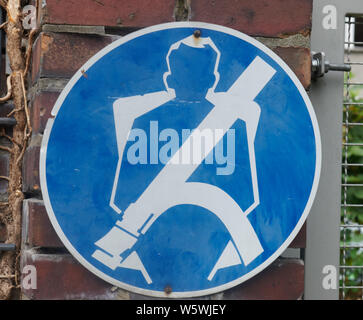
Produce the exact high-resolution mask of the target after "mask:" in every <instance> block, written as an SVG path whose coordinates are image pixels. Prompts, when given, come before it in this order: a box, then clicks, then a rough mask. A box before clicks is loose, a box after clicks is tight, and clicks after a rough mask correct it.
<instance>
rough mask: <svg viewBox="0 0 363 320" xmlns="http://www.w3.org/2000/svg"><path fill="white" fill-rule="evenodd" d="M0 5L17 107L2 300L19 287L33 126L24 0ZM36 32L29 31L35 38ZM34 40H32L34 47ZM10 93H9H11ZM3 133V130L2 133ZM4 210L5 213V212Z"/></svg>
mask: <svg viewBox="0 0 363 320" xmlns="http://www.w3.org/2000/svg"><path fill="white" fill-rule="evenodd" d="M0 5H1V6H3V7H4V8H5V10H6V12H7V23H6V25H4V30H5V32H6V35H7V43H6V51H7V54H8V56H9V61H10V68H11V71H12V74H11V77H10V80H9V84H10V85H9V84H8V94H7V95H10V97H11V98H12V101H13V105H14V110H13V111H12V112H11V114H12V115H13V116H14V118H15V120H16V123H17V124H16V125H15V126H14V128H13V135H12V137H9V140H10V141H11V142H12V147H11V148H8V150H7V151H9V152H10V164H9V176H8V179H9V180H8V181H9V182H8V203H7V205H6V206H3V209H2V211H4V212H6V216H7V219H6V230H7V241H6V242H7V243H14V244H15V245H16V252H11V251H7V252H3V253H0V275H14V277H10V278H0V300H1V299H10V298H11V297H12V294H13V289H16V288H19V278H20V277H19V275H20V273H19V266H18V264H19V261H18V260H19V259H18V257H19V253H20V251H19V250H20V244H21V213H22V203H23V199H24V195H23V192H22V159H23V156H24V153H25V150H26V147H27V142H28V140H29V138H30V136H31V132H32V131H31V126H30V120H29V112H28V106H27V99H26V91H25V83H24V77H25V75H26V74H27V71H28V65H29V59H30V58H29V56H30V53H31V51H30V49H29V48H28V50H27V57H25V56H24V54H23V52H22V49H21V42H22V38H23V26H22V21H21V0H8V1H4V0H0ZM34 34H35V32H33V34H32V33H30V34H29V36H30V35H31V37H33V36H34ZM31 44H32V39H30V41H29V45H30V46H31ZM9 92H10V93H9ZM1 135H2V136H3V135H4V133H2V134H1ZM5 148H6V147H5ZM4 212H2V214H4Z"/></svg>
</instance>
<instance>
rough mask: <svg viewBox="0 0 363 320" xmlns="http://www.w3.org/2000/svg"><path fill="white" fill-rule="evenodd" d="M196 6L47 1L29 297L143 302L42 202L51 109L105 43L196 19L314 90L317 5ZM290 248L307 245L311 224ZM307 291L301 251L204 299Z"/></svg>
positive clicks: (29, 189) (27, 237)
mask: <svg viewBox="0 0 363 320" xmlns="http://www.w3.org/2000/svg"><path fill="white" fill-rule="evenodd" d="M188 2H190V7H189V9H190V10H189V11H188V10H186V9H184V7H181V6H180V4H183V1H175V0H152V1H151V0H133V1H129V0H79V1H73V0H62V1H58V0H46V1H43V2H41V3H43V4H42V5H41V8H39V9H40V10H39V11H40V12H39V19H38V20H39V23H40V24H41V31H40V33H39V35H38V37H37V39H36V41H35V43H34V48H33V57H32V71H31V74H30V76H29V77H30V79H29V83H30V88H29V99H30V100H31V101H30V106H31V121H32V126H33V136H32V140H31V143H30V145H29V147H28V149H27V151H26V155H25V158H24V172H23V177H24V183H23V189H24V190H23V191H24V192H25V194H26V196H27V199H26V200H25V201H24V207H23V243H22V255H21V267H22V266H24V265H27V264H32V265H35V266H36V268H37V273H38V282H37V289H36V290H32V289H29V290H25V289H23V292H22V294H23V298H26V299H27V298H29V299H140V298H142V297H141V296H139V295H136V294H133V293H129V292H126V291H124V290H121V289H117V288H114V287H113V286H112V285H110V284H108V283H106V282H104V281H103V280H101V279H99V278H97V277H96V276H94V275H93V274H92V273H90V272H89V271H88V270H86V269H85V268H84V267H82V266H81V265H80V264H79V263H78V262H76V261H75V259H74V258H73V257H72V256H71V255H70V254H69V253H68V252H67V250H66V249H65V248H64V247H63V245H62V243H61V242H60V240H59V239H58V237H57V235H56V234H55V232H54V230H53V228H52V226H51V224H50V222H49V219H48V216H47V213H46V211H45V207H44V205H43V202H42V198H41V191H40V183H39V152H40V144H41V140H42V135H43V132H44V128H45V125H46V122H47V119H48V117H49V115H50V111H51V109H52V107H53V105H54V103H55V101H56V99H57V97H58V95H59V94H60V92H61V90H62V89H63V88H64V86H65V85H66V83H67V81H68V79H69V78H70V77H71V76H72V75H73V74H74V73H75V72H76V71H77V70H78V69H79V68H80V67H81V66H82V65H83V64H84V63H85V62H86V61H87V60H88V59H89V58H90V57H91V56H92V55H94V54H95V53H96V52H98V51H99V50H100V49H102V48H103V47H104V46H106V45H107V44H109V43H111V42H112V41H114V40H115V39H116V38H118V37H119V35H123V34H125V33H127V32H130V31H132V30H136V29H139V28H142V27H146V26H150V25H154V24H159V23H164V22H171V21H175V20H181V19H183V18H185V17H188V16H189V17H190V19H191V20H192V21H203V22H209V23H215V24H220V25H224V26H227V27H231V28H234V29H236V30H239V31H242V32H244V33H246V34H248V35H251V36H253V37H255V38H256V39H258V40H259V41H261V42H263V43H265V44H266V45H267V46H269V47H270V48H271V49H272V50H273V51H275V52H276V53H277V54H278V55H279V56H280V57H281V58H282V59H283V60H285V61H286V63H287V64H288V65H289V66H290V67H291V68H292V70H293V71H294V72H295V73H296V75H297V76H298V78H299V79H300V81H301V82H302V83H303V85H304V87H305V88H306V89H308V88H309V85H310V48H309V46H310V29H311V13H312V0H256V1H250V0H218V1H217V0H191V1H188ZM185 3H187V1H185ZM180 8H181V9H182V10H180ZM6 162H7V159H5V156H4V155H3V154H1V153H0V170H2V171H3V170H6V169H5V168H6ZM1 192H2V186H1V185H0V193H1ZM0 237H1V226H0ZM290 247H291V248H304V247H305V227H303V229H302V231H301V232H300V233H299V235H298V236H297V238H296V239H295V240H294V241H293V243H292V244H291V245H290ZM295 251H296V250H295ZM297 251H298V252H299V250H297ZM303 290H304V265H303V261H302V260H301V259H299V254H297V255H296V254H293V255H292V258H288V256H287V255H285V257H280V258H279V259H277V260H276V261H275V262H274V263H273V264H272V265H270V266H269V267H268V268H267V269H265V270H264V271H263V272H261V273H260V274H258V275H257V276H256V277H254V278H253V279H251V280H249V281H247V282H245V283H243V284H241V285H239V286H237V287H234V288H232V289H230V290H228V291H225V292H223V293H220V294H216V295H213V296H210V297H204V298H203V299H299V298H301V297H302V294H303Z"/></svg>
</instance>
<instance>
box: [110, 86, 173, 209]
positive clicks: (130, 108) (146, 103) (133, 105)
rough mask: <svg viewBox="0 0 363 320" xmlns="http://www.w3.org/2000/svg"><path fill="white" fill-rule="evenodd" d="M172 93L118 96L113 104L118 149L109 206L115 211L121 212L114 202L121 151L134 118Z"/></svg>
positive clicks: (151, 108)
mask: <svg viewBox="0 0 363 320" xmlns="http://www.w3.org/2000/svg"><path fill="white" fill-rule="evenodd" d="M173 98H174V96H173V94H172V93H170V92H168V91H159V92H154V93H149V94H145V95H143V96H132V97H126V98H120V99H118V100H116V101H115V102H114V104H113V115H114V121H115V130H116V142H117V150H118V163H117V168H116V174H115V179H114V182H113V187H112V193H111V199H110V206H111V208H112V209H114V210H115V211H116V212H117V213H119V214H120V213H121V210H120V208H118V207H117V206H116V204H115V196H116V190H117V183H118V178H119V174H120V169H121V163H122V157H123V152H124V150H125V146H126V143H127V139H128V136H129V134H130V131H131V129H132V126H133V123H134V120H135V119H136V118H138V117H140V116H142V115H144V114H145V113H148V112H149V111H152V110H154V109H155V108H157V107H159V106H161V105H162V104H164V103H166V102H168V101H170V100H172V99H173Z"/></svg>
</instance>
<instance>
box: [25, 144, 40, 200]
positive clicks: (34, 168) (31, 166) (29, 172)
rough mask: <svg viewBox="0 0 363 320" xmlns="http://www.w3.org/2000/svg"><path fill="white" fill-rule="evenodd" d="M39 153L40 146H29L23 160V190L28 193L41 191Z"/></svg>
mask: <svg viewBox="0 0 363 320" xmlns="http://www.w3.org/2000/svg"><path fill="white" fill-rule="evenodd" d="M39 155H40V146H38V145H36V146H32V145H31V146H29V147H28V148H27V150H26V152H25V155H24V160H23V191H24V192H27V193H39V191H40V180H39Z"/></svg>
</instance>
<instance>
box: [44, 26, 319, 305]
mask: <svg viewBox="0 0 363 320" xmlns="http://www.w3.org/2000/svg"><path fill="white" fill-rule="evenodd" d="M175 28H204V29H209V30H214V31H219V32H223V33H226V34H229V35H231V36H234V37H237V38H239V39H242V40H244V41H246V42H248V43H250V44H252V45H253V46H255V47H257V48H258V49H260V50H261V51H263V52H264V53H265V54H267V55H268V56H270V57H271V58H272V59H273V60H274V61H275V62H276V63H278V64H279V66H280V67H281V68H282V69H283V70H284V71H285V72H286V73H287V74H288V76H289V77H290V79H291V80H292V81H293V83H294V84H295V86H296V87H297V89H298V91H299V93H300V94H301V96H302V98H303V100H304V102H305V104H306V106H307V109H308V112H309V115H310V119H311V121H312V125H313V130H314V134H315V145H316V166H315V175H314V181H313V185H312V189H311V192H310V196H309V199H308V201H307V204H306V206H305V209H304V211H303V214H302V215H301V217H300V220H299V221H298V223H297V224H296V226H295V228H294V230H293V231H292V232H291V234H290V235H289V237H288V238H287V239H286V240H285V242H284V243H283V244H282V245H281V246H280V248H279V249H277V250H276V251H275V252H274V253H273V254H272V255H271V256H270V257H269V258H268V259H267V260H266V261H264V262H263V263H262V264H260V265H259V266H258V267H256V268H255V269H253V270H252V271H250V272H249V273H247V274H245V275H243V276H242V277H240V278H238V279H235V280H233V281H231V282H228V283H226V284H223V285H220V286H217V287H213V288H210V289H205V290H198V291H186V292H171V293H170V294H166V293H164V292H161V291H154V290H147V289H141V288H138V287H135V286H131V285H129V284H126V283H123V282H121V281H118V280H116V279H114V278H112V277H110V276H108V275H107V274H105V273H103V272H101V271H100V270H99V269H97V268H95V267H94V266H93V265H92V264H90V263H89V262H88V261H87V260H86V259H84V258H83V257H82V256H81V255H80V254H79V253H78V251H77V250H76V249H75V248H74V247H73V245H72V244H71V243H70V242H69V240H68V239H67V237H66V236H65V234H64V233H63V231H62V229H61V227H60V225H59V224H58V221H57V219H56V216H55V214H54V211H53V208H52V205H51V201H50V199H49V194H48V188H47V181H46V155H47V146H48V141H49V137H50V133H51V131H52V126H53V123H54V120H55V118H50V119H49V120H48V122H47V125H46V128H45V130H44V135H43V140H42V145H41V150H40V168H39V170H40V171H39V172H40V185H41V190H42V195H43V200H44V205H45V208H46V210H47V213H48V216H49V219H50V221H51V223H52V225H53V227H54V229H55V231H56V233H57V235H58V236H59V238H60V239H61V241H62V242H63V244H64V245H65V247H66V248H67V249H68V251H69V252H70V253H71V254H72V255H73V256H74V257H75V258H76V260H78V262H80V263H81V264H82V265H83V266H84V267H85V268H87V269H88V270H89V271H91V272H92V273H94V274H95V275H97V276H98V277H100V278H101V279H103V280H105V281H107V282H109V283H111V284H113V285H115V286H117V287H120V288H122V289H125V290H128V291H131V292H134V293H137V294H141V295H148V296H153V297H161V298H192V297H199V296H204V295H210V294H214V293H217V292H220V291H224V290H227V289H230V288H232V287H234V286H236V285H238V284H241V283H242V282H245V281H246V280H248V279H250V278H252V277H254V276H255V275H256V274H258V273H259V272H261V271H262V270H264V269H265V268H266V267H267V266H269V265H270V264H271V263H272V262H273V261H275V260H276V259H277V258H278V257H279V256H280V255H281V254H282V253H283V252H284V251H285V249H286V248H287V247H288V246H289V244H290V243H291V242H292V240H293V239H294V238H295V237H296V235H297V233H298V232H299V231H300V229H301V227H302V226H303V224H304V222H305V220H306V218H307V215H308V213H309V212H310V209H311V207H312V204H313V201H314V198H315V195H316V192H317V189H318V184H319V178H320V172H321V139H320V131H319V125H318V121H317V118H316V115H315V112H314V109H313V106H312V104H311V102H310V99H309V97H308V95H307V93H306V91H305V89H304V87H303V86H302V84H301V83H300V81H299V80H298V78H297V77H296V75H295V74H294V72H293V71H292V70H291V69H290V68H289V67H288V66H287V64H286V63H285V62H284V61H283V60H282V59H281V58H280V57H279V56H278V55H276V54H275V53H274V52H273V51H272V50H270V49H269V48H267V47H266V46H265V45H263V44H262V43H260V42H258V41H257V40H255V39H254V38H252V37H250V36H247V35H246V34H243V33H241V32H239V31H236V30H234V29H231V28H228V27H224V26H219V25H215V24H210V23H204V22H194V21H190V22H170V23H164V24H159V25H155V26H152V27H148V28H144V29H141V30H139V31H135V32H132V33H130V34H128V35H126V36H124V37H122V38H120V39H118V40H116V41H114V42H113V43H111V44H109V45H108V46H106V47H105V48H104V49H102V50H101V51H99V52H98V53H97V54H95V55H94V56H93V57H92V58H90V59H89V60H88V61H87V62H86V63H85V64H84V65H83V66H82V67H81V68H80V69H79V70H78V71H77V72H76V73H75V75H74V76H73V77H72V78H71V79H70V81H69V82H68V83H67V85H66V87H65V88H64V89H63V91H62V92H61V94H60V96H59V97H58V99H57V101H56V103H55V105H54V107H53V110H52V116H54V117H56V116H57V113H58V112H59V109H60V108H61V106H62V104H63V102H64V100H65V98H66V97H67V95H68V94H69V92H70V91H71V90H72V88H73V86H74V85H75V84H76V83H77V81H78V80H79V79H80V78H81V77H82V76H83V73H84V72H87V70H88V69H89V68H90V67H91V66H92V65H93V64H94V63H96V62H97V61H98V60H99V59H101V58H102V57H103V56H105V55H106V54H107V53H109V52H110V51H112V50H113V49H115V48H116V47H118V46H120V45H123V44H124V43H126V42H128V41H130V40H132V39H135V38H137V37H140V36H142V35H145V34H149V33H152V32H155V31H160V30H166V29H175Z"/></svg>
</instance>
